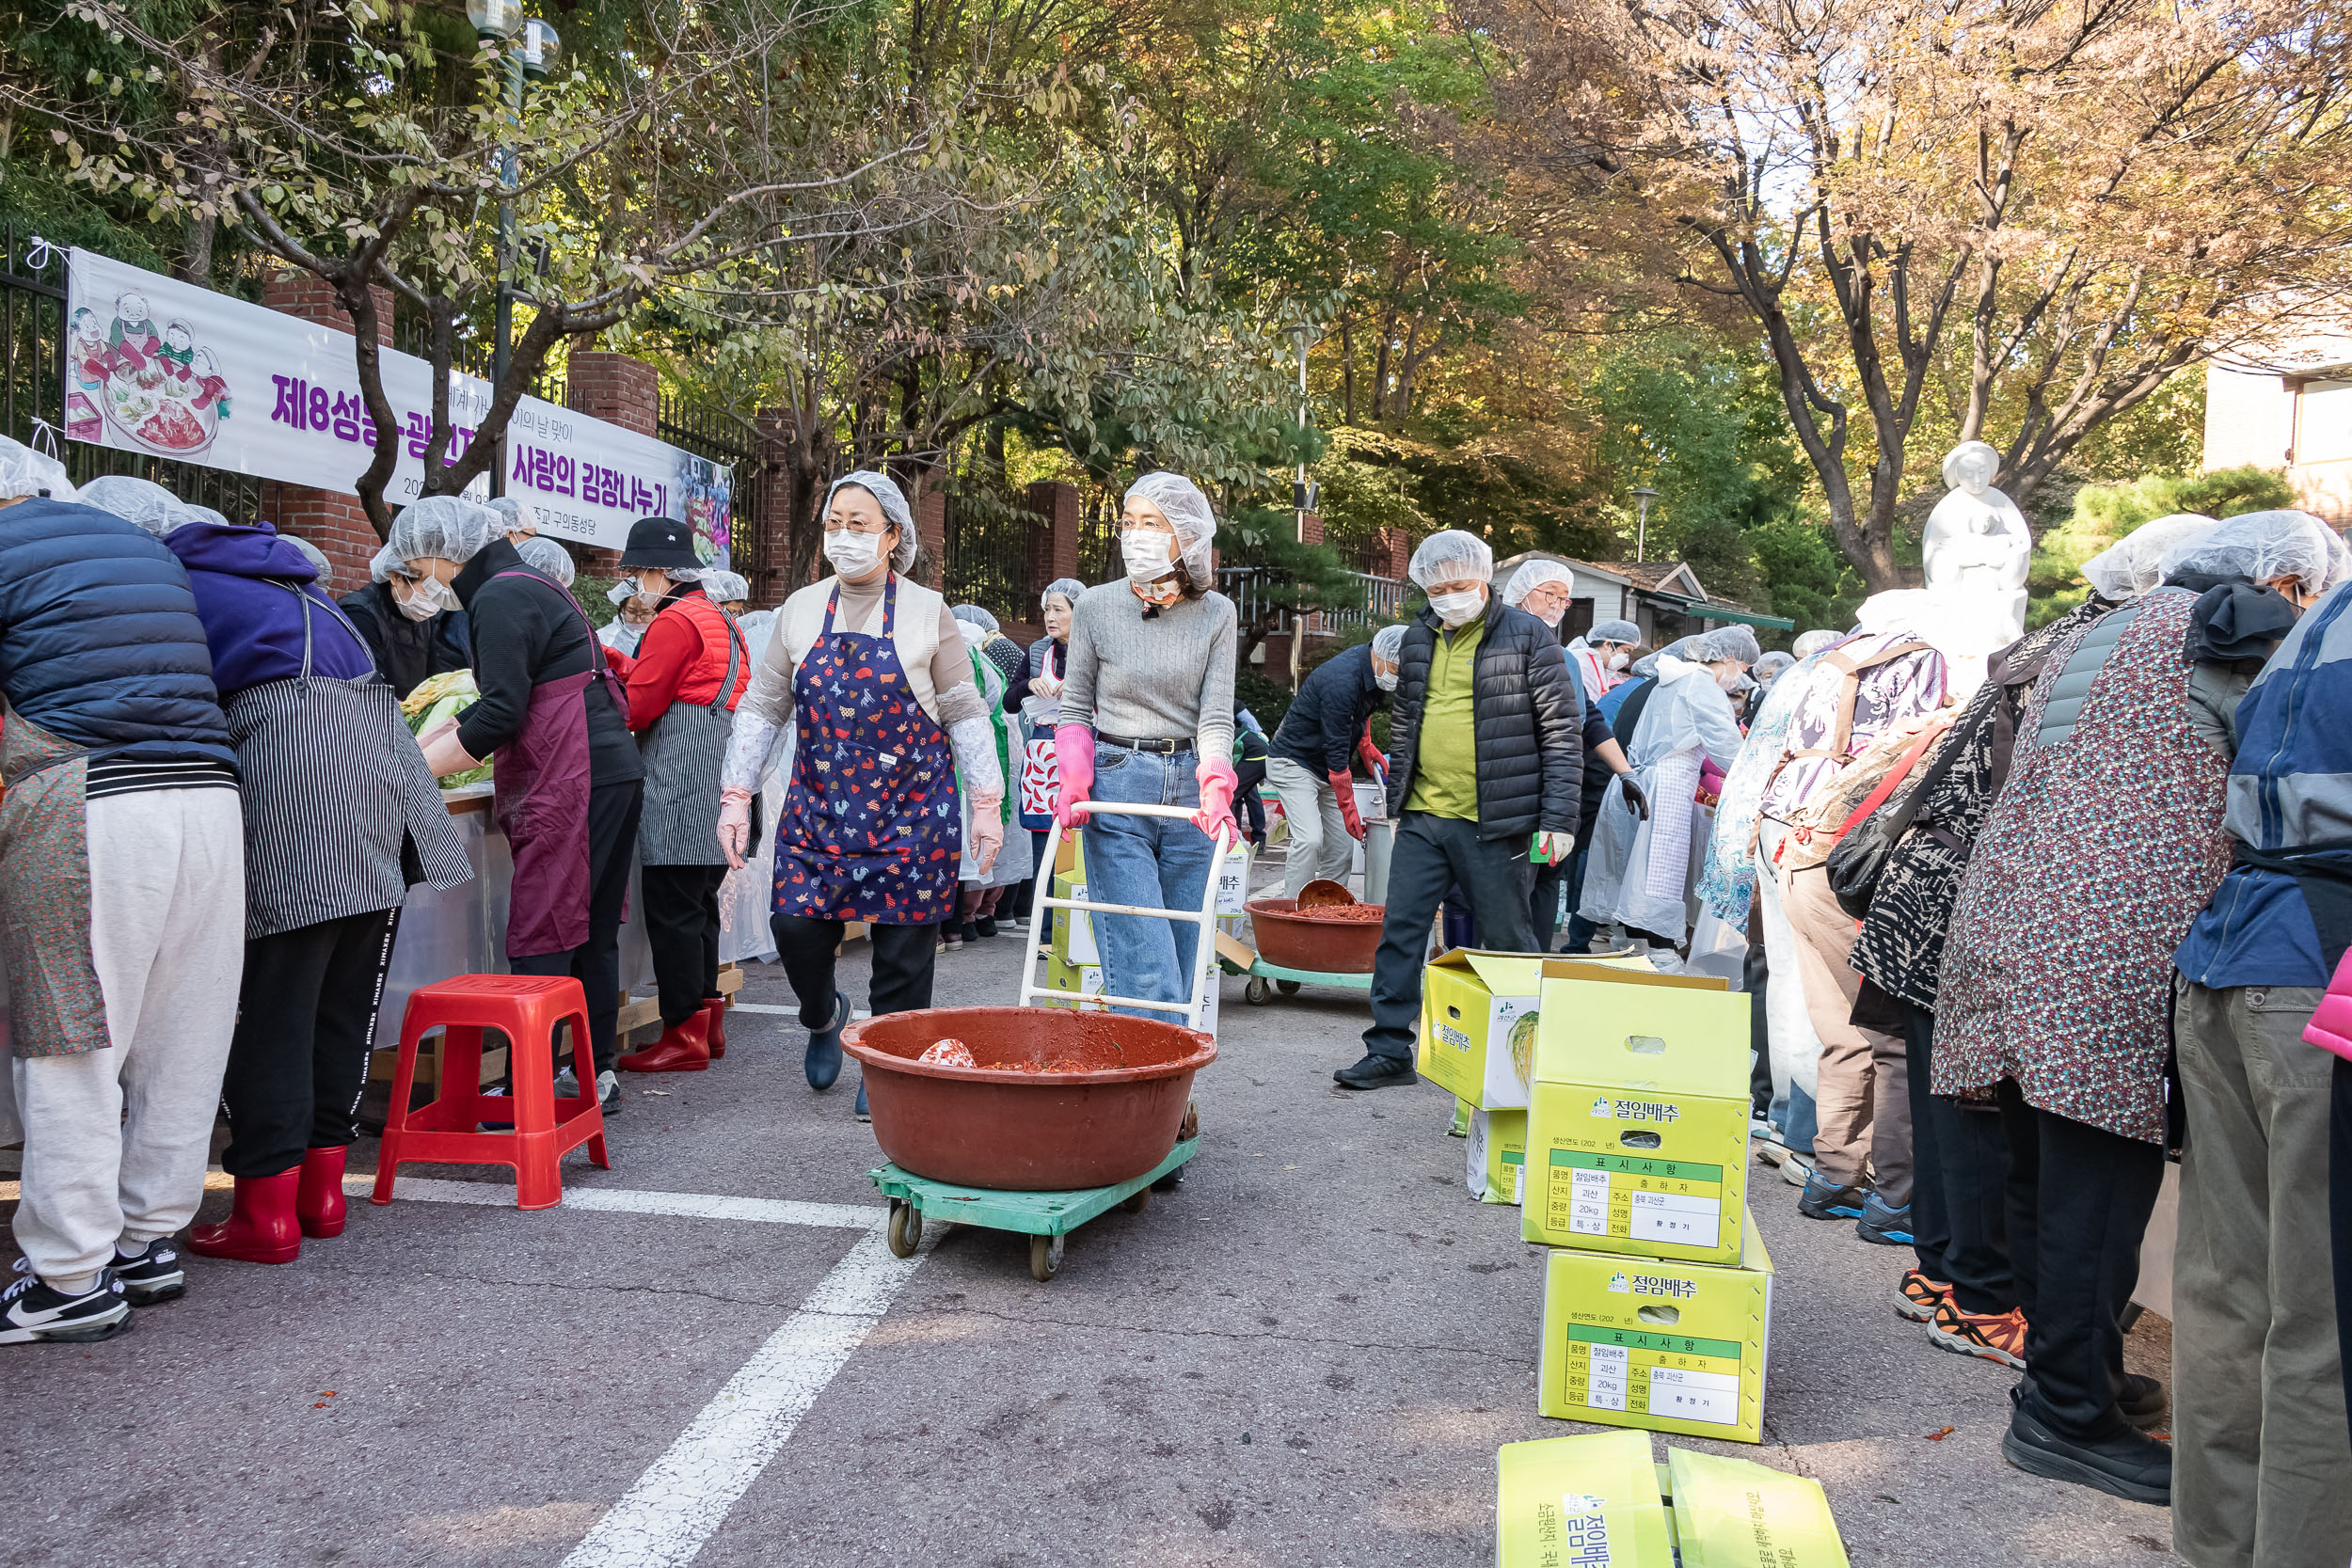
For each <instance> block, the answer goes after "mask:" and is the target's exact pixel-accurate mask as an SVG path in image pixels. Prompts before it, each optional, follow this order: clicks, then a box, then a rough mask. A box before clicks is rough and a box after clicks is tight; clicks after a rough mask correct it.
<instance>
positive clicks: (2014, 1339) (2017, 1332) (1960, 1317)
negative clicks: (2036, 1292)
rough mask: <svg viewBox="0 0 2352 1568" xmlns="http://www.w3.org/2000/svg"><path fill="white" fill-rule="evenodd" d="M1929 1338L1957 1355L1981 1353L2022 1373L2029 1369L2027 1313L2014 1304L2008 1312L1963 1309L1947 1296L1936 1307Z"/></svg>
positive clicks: (1937, 1345)
mask: <svg viewBox="0 0 2352 1568" xmlns="http://www.w3.org/2000/svg"><path fill="white" fill-rule="evenodd" d="M1928 1338H1929V1339H1931V1340H1932V1341H1933V1342H1934V1344H1935V1347H1936V1348H1937V1349H1938V1350H1947V1351H1950V1352H1951V1353H1952V1354H1955V1355H1978V1356H1982V1357H1983V1358H1984V1359H1985V1360H1987V1361H1998V1362H1999V1363H2000V1364H2001V1365H2002V1366H2004V1367H2014V1368H2016V1369H2017V1370H2019V1371H2021V1372H2022V1371H2024V1370H2026V1314H2025V1313H2024V1311H2022V1310H2021V1309H2019V1308H2017V1307H2010V1309H2009V1310H2008V1311H2006V1312H1963V1311H1962V1310H1961V1309H1960V1307H1959V1306H1958V1305H1957V1304H1956V1303H1954V1302H1953V1301H1951V1300H1950V1299H1949V1298H1947V1299H1946V1300H1945V1301H1943V1302H1942V1303H1940V1304H1938V1306H1937V1307H1936V1308H1935V1321H1934V1322H1932V1323H1929V1324H1928Z"/></svg>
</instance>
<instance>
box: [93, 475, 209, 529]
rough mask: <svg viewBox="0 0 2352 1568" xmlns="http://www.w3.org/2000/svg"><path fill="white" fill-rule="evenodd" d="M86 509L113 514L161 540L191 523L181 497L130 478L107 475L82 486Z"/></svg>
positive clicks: (154, 484)
mask: <svg viewBox="0 0 2352 1568" xmlns="http://www.w3.org/2000/svg"><path fill="white" fill-rule="evenodd" d="M75 499H78V500H79V501H80V502H81V503H82V504H83V505H84V506H94V507H96V508H98V510H99V511H101V512H111V513H113V514H114V515H116V516H118V517H119V518H121V519H122V520H123V521H124V522H126V523H136V524H138V525H139V527H141V528H143V529H145V530H146V531H148V532H150V533H151V534H153V535H154V536H155V537H156V538H158V539H161V538H162V537H163V536H164V535H165V534H167V533H169V532H170V531H172V530H173V529H175V528H178V527H179V526H180V525H181V524H182V523H184V522H187V521H189V520H190V518H189V516H188V512H187V507H186V505H185V503H183V501H182V500H181V499H180V498H179V497H177V496H175V495H173V494H172V493H171V492H170V491H168V490H167V489H165V488H164V487H163V486H162V485H160V484H157V483H153V482H152V481H150V480H144V479H133V478H132V477H131V476H130V475H128V474H105V475H103V476H101V477H100V478H97V479H93V480H91V481H90V482H89V483H87V484H85V485H83V486H82V489H81V493H80V495H78V496H77V497H76V498H75Z"/></svg>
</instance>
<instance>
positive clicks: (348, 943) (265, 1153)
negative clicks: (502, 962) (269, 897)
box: [220, 909, 400, 1177]
mask: <svg viewBox="0 0 2352 1568" xmlns="http://www.w3.org/2000/svg"><path fill="white" fill-rule="evenodd" d="M399 929H400V911H398V910H396V909H391V910H380V911H377V912H375V913H373V914H352V915H345V916H343V917H342V919H340V920H322V921H320V922H319V923H318V924H317V925H315V926H304V927H298V928H296V929H294V930H292V931H280V932H279V933H278V935H276V936H272V937H255V938H253V939H252V940H250V941H248V942H246V944H245V980H244V983H243V984H242V986H240V987H239V989H238V992H237V1028H236V1032H235V1033H234V1034H233V1035H231V1036H230V1038H229V1070H228V1073H227V1075H226V1076H225V1077H224V1078H223V1079H222V1080H221V1085H220V1094H221V1103H222V1105H223V1107H224V1108H226V1110H227V1111H228V1113H229V1147H228V1148H225V1149H223V1150H222V1151H221V1156H220V1168H221V1169H223V1170H225V1171H227V1172H228V1173H229V1174H230V1175H231V1176H246V1177H259V1176H276V1175H278V1174H279V1173H280V1172H282V1171H289V1170H292V1169H294V1166H296V1165H298V1164H302V1155H303V1151H304V1150H305V1149H310V1148H342V1147H343V1146H344V1145H345V1144H348V1143H350V1142H351V1141H352V1139H354V1138H356V1137H357V1136H358V1129H357V1128H355V1127H354V1126H353V1125H352V1119H351V1118H352V1113H353V1112H355V1111H357V1110H358V1108H359V1094H360V1091H361V1090H362V1089H364V1088H365V1087H366V1086H367V1081H368V1052H369V1050H370V1049H371V1047H372V1046H373V1043H374V1040H373V1036H374V1033H375V1009H376V1006H377V1005H378V1004H379V1003H381V1002H382V1001H383V1000H384V975H385V974H386V972H387V971H389V969H390V968H391V963H392V937H393V935H394V934H395V933H396V932H397V931H398V930H399Z"/></svg>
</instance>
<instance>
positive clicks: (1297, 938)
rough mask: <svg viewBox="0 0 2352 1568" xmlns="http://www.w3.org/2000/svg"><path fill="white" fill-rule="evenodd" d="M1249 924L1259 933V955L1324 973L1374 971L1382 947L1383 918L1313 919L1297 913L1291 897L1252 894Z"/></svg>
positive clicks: (1282, 964) (1281, 964)
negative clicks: (1357, 919) (1373, 960)
mask: <svg viewBox="0 0 2352 1568" xmlns="http://www.w3.org/2000/svg"><path fill="white" fill-rule="evenodd" d="M1242 907H1243V908H1244V909H1246V910H1248V911H1249V928H1250V929H1251V930H1252V931H1254V932H1256V933H1257V937H1258V957H1260V958H1263V959H1264V960H1265V961H1266V962H1268V963H1270V964H1275V965H1277V966H1279V967H1280V968H1283V969H1311V970H1314V971H1315V972H1316V973H1318V974H1371V973H1372V958H1373V955H1374V954H1375V953H1377V952H1378V951H1379V950H1380V922H1378V921H1376V920H1364V921H1357V922H1353V923H1343V922H1340V921H1332V920H1310V919H1308V918H1306V917H1305V916H1303V915H1299V914H1296V913H1294V912H1293V911H1294V909H1295V905H1294V904H1293V901H1292V900H1290V899H1288V898H1252V899H1251V900H1249V902H1248V903H1247V904H1245V905H1243V906H1242Z"/></svg>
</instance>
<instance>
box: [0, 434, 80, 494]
mask: <svg viewBox="0 0 2352 1568" xmlns="http://www.w3.org/2000/svg"><path fill="white" fill-rule="evenodd" d="M44 492H46V493H47V495H48V497H49V499H51V500H60V501H70V500H76V499H80V498H78V497H77V496H76V495H75V494H74V492H73V485H72V483H71V482H70V481H68V480H67V478H66V477H65V465H64V464H62V463H60V462H58V461H57V460H56V458H54V457H48V456H44V455H43V454H42V453H40V452H37V451H34V450H33V449H32V448H30V447H28V446H25V445H24V443H23V442H21V441H11V440H9V439H8V437H7V436H0V501H14V500H23V499H24V498H26V497H27V496H38V495H40V494H42V493H44Z"/></svg>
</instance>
